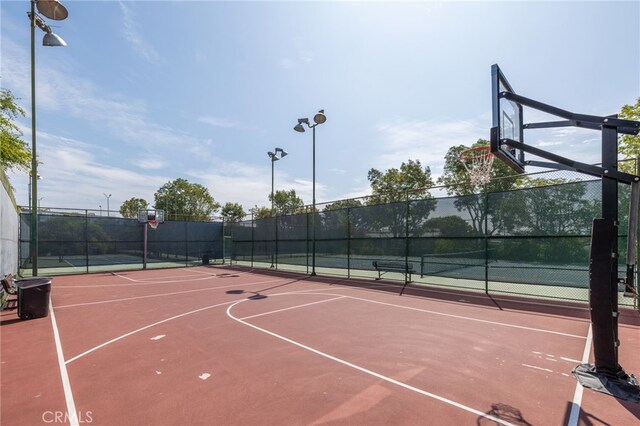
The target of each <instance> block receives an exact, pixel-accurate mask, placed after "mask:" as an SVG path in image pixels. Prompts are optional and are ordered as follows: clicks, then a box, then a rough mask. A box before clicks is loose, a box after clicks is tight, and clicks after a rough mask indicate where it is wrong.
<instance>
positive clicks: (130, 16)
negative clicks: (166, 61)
mask: <svg viewBox="0 0 640 426" xmlns="http://www.w3.org/2000/svg"><path fill="white" fill-rule="evenodd" d="M119 4H120V10H121V11H122V14H123V20H122V21H123V31H122V34H123V36H124V38H125V39H126V40H127V41H128V42H129V43H131V46H132V47H133V49H134V50H135V51H136V52H137V53H138V54H139V55H140V56H141V57H142V58H143V59H144V60H146V61H147V62H149V63H151V64H156V65H157V64H160V63H161V62H162V59H161V57H160V54H158V52H157V51H156V50H155V49H154V48H153V47H152V46H151V45H150V44H149V43H148V42H147V41H146V40H145V39H144V38H143V37H142V36H141V35H140V29H139V25H138V22H139V20H137V19H136V17H135V14H134V12H133V11H132V10H131V8H129V7H127V6H126V5H125V4H124V3H123V2H122V1H120V2H119Z"/></svg>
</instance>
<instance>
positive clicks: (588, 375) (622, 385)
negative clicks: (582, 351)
mask: <svg viewBox="0 0 640 426" xmlns="http://www.w3.org/2000/svg"><path fill="white" fill-rule="evenodd" d="M572 373H573V375H574V376H575V377H576V379H578V383H580V384H581V385H582V386H584V387H585V388H589V389H593V390H594V391H597V392H602V393H605V394H607V395H611V396H613V397H614V398H618V399H623V400H625V401H631V402H635V403H640V383H639V382H638V379H637V378H636V377H635V376H634V375H633V374H627V373H625V371H624V370H623V369H622V367H620V368H619V370H618V373H617V374H616V375H615V376H611V375H610V374H604V373H599V372H598V371H596V367H595V366H594V365H593V364H580V365H578V366H577V367H576V368H574V369H573V371H572Z"/></svg>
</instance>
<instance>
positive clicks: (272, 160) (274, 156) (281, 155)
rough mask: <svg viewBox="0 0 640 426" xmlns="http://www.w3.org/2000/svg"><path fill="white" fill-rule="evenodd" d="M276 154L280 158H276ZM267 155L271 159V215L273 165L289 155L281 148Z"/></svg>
mask: <svg viewBox="0 0 640 426" xmlns="http://www.w3.org/2000/svg"><path fill="white" fill-rule="evenodd" d="M278 153H280V156H278ZM267 155H268V156H269V158H270V159H271V214H272V215H273V214H274V213H275V211H274V209H273V195H274V194H273V188H274V173H273V172H274V167H273V165H274V163H275V162H276V161H278V160H280V159H282V158H284V157H286V156H287V155H289V153H288V152H287V151H285V150H284V149H282V148H276V149H275V152H271V151H269V152H267Z"/></svg>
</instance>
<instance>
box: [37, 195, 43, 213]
mask: <svg viewBox="0 0 640 426" xmlns="http://www.w3.org/2000/svg"><path fill="white" fill-rule="evenodd" d="M43 198H44V197H40V198H38V210H40V202H41V201H42V200H43Z"/></svg>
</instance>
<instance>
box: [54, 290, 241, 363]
mask: <svg viewBox="0 0 640 426" xmlns="http://www.w3.org/2000/svg"><path fill="white" fill-rule="evenodd" d="M236 302H237V300H232V301H230V302H223V303H218V304H216V305H210V306H205V307H204V308H200V309H195V310H193V311H189V312H185V313H182V314H179V315H175V316H172V317H171V318H165V319H163V320H162V321H158V322H154V323H153V324H149V325H146V326H144V327H141V328H139V329H137V330H133V331H131V332H129V333H127V334H123V335H122V336H118V337H116V338H115V339H111V340H109V341H108V342H104V343H102V344H100V345H98V346H95V347H93V348H91V349H89V350H88V351H84V352H82V353H81V354H79V355H76V356H74V357H73V358H71V359H68V360H67V361H66V362H65V364H69V363H71V362H73V361H75V360H77V359H79V358H82V357H83V356H85V355H88V354H90V353H91V352H94V351H97V350H98V349H100V348H103V347H105V346H107V345H110V344H111V343H114V342H117V341H118V340H122V339H124V338H125V337H128V336H131V335H132V334H136V333H139V332H141V331H144V330H147V329H149V328H151V327H155V326H156V325H160V324H163V323H165V322H169V321H172V320H174V319H177V318H181V317H185V316H187V315H191V314H195V313H196V312H201V311H205V310H207V309H212V308H217V307H218V306H224V305H229V304H231V303H236Z"/></svg>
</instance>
